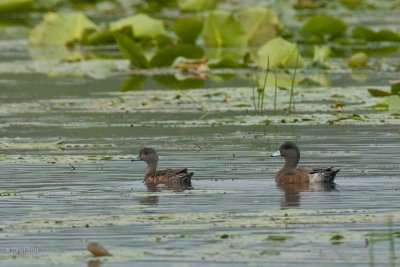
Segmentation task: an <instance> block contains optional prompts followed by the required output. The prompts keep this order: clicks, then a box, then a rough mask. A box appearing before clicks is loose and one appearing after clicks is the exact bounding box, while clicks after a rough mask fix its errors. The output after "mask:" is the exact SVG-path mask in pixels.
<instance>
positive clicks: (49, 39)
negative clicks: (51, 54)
mask: <svg viewBox="0 0 400 267" xmlns="http://www.w3.org/2000/svg"><path fill="white" fill-rule="evenodd" d="M96 30H97V26H96V25H95V24H94V23H93V22H92V21H91V20H89V19H88V18H87V17H86V16H85V15H84V14H83V13H68V14H63V13H48V14H47V15H45V17H44V19H43V21H42V22H41V23H40V24H39V25H37V26H36V27H35V28H33V30H32V31H31V33H30V35H29V43H31V44H38V45H70V44H73V43H76V42H82V41H83V40H84V39H85V38H86V36H88V35H89V33H91V32H93V31H96Z"/></svg>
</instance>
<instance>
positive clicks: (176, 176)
mask: <svg viewBox="0 0 400 267" xmlns="http://www.w3.org/2000/svg"><path fill="white" fill-rule="evenodd" d="M192 176H193V172H188V170H187V168H184V169H166V170H161V171H156V172H155V173H146V175H145V176H144V182H145V183H146V184H149V185H157V184H182V185H190V184H191V178H192Z"/></svg>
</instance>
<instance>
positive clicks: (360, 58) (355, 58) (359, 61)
mask: <svg viewBox="0 0 400 267" xmlns="http://www.w3.org/2000/svg"><path fill="white" fill-rule="evenodd" d="M368 61H369V57H368V55H367V54H365V53H364V52H359V53H356V54H354V55H352V56H351V57H350V58H349V60H348V61H347V66H348V67H349V68H362V67H367V65H368Z"/></svg>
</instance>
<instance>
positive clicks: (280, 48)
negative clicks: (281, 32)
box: [256, 37, 304, 69]
mask: <svg viewBox="0 0 400 267" xmlns="http://www.w3.org/2000/svg"><path fill="white" fill-rule="evenodd" d="M256 60H257V65H258V66H259V67H262V68H264V69H266V68H267V67H268V66H269V67H271V68H273V67H288V68H296V67H302V66H303V65H304V62H303V59H302V58H301V56H300V53H299V51H298V49H297V45H296V44H294V43H291V42H288V41H286V40H284V39H283V38H281V37H277V38H275V39H273V40H271V41H269V42H267V43H266V44H265V45H264V46H263V47H261V49H260V50H258V52H257V59H256Z"/></svg>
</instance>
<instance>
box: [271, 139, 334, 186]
mask: <svg viewBox="0 0 400 267" xmlns="http://www.w3.org/2000/svg"><path fill="white" fill-rule="evenodd" d="M279 156H281V157H284V158H285V165H283V167H282V169H280V170H279V171H278V173H277V174H276V176H275V182H276V183H277V184H279V185H282V184H301V183H333V182H334V180H335V176H336V174H337V173H338V172H339V171H340V169H335V168H334V167H327V168H322V167H320V168H308V167H297V164H298V163H299V160H300V150H299V148H298V147H297V145H296V144H295V143H293V142H289V141H286V142H284V143H282V144H281V145H280V146H279V150H278V151H276V152H275V153H273V154H272V155H271V157H279Z"/></svg>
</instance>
